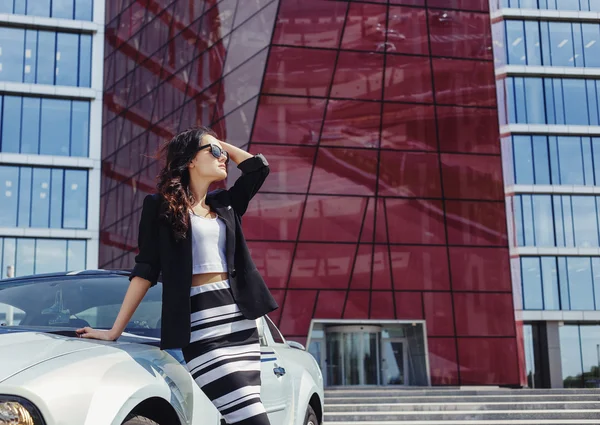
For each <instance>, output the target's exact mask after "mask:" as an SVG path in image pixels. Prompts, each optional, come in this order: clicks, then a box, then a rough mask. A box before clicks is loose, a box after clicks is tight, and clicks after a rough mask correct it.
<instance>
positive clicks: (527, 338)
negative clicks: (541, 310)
mask: <svg viewBox="0 0 600 425" xmlns="http://www.w3.org/2000/svg"><path fill="white" fill-rule="evenodd" d="M523 339H524V345H525V368H526V373H527V385H528V387H529V388H535V378H536V376H535V358H534V349H533V330H532V325H530V324H526V325H523Z"/></svg>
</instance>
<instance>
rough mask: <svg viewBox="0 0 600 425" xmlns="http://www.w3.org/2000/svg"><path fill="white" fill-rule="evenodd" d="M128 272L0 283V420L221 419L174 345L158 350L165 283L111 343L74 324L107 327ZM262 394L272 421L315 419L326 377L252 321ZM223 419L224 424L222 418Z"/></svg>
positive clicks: (215, 424) (42, 423) (81, 424)
mask: <svg viewBox="0 0 600 425" xmlns="http://www.w3.org/2000/svg"><path fill="white" fill-rule="evenodd" d="M127 276H128V273H127V272H121V271H107V270H93V271H92V270H89V271H82V272H70V273H54V274H47V275H37V276H28V277H22V278H13V279H6V280H0V424H15V425H55V424H60V425H109V424H110V425H156V424H158V425H184V424H186V425H188V424H189V425H192V424H193V425H219V424H220V423H221V417H220V415H219V412H218V411H217V410H216V409H215V407H214V406H213V405H212V404H211V403H210V401H209V400H208V398H206V396H205V395H204V394H203V393H202V391H201V390H200V389H199V388H198V386H197V385H196V384H195V383H194V381H193V380H192V377H191V376H190V374H189V373H188V372H187V370H186V369H185V366H184V365H183V357H182V355H181V351H180V350H164V351H161V350H160V349H159V348H158V343H159V338H160V311H161V294H162V288H161V284H160V283H159V284H158V285H156V286H154V287H152V288H150V290H149V291H148V293H147V294H146V296H145V297H144V300H143V301H142V303H141V304H140V306H139V307H138V309H137V310H136V312H135V314H134V316H133V317H132V319H131V322H130V323H129V324H128V326H127V328H126V330H125V332H124V333H123V335H122V336H121V337H120V338H119V339H118V340H117V341H97V340H91V339H81V338H78V337H77V336H76V334H75V329H76V328H80V327H83V326H92V327H94V328H98V329H102V328H109V327H111V326H112V324H113V322H114V320H115V318H116V316H117V313H118V311H119V308H120V305H121V302H122V301H123V296H124V295H125V292H126V290H127V287H128V285H129V280H128V278H127ZM257 325H258V328H259V334H260V340H261V367H262V372H261V376H262V389H261V397H262V401H263V404H264V405H265V408H266V409H267V412H268V414H269V417H270V420H271V424H273V425H288V424H290V425H318V424H321V423H322V417H323V379H322V375H321V371H320V369H319V366H318V365H317V363H316V361H315V360H314V359H313V357H312V356H311V355H310V354H309V353H308V352H307V351H306V350H304V347H303V346H302V345H300V344H299V343H296V342H292V341H286V340H285V339H284V338H283V336H282V335H281V333H280V332H279V330H278V329H277V328H276V327H275V325H274V324H273V322H271V320H270V319H269V318H268V317H263V318H260V319H258V320H257ZM223 423H224V422H223Z"/></svg>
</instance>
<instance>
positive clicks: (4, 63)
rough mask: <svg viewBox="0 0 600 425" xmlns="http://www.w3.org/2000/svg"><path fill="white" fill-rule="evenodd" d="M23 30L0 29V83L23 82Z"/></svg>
mask: <svg viewBox="0 0 600 425" xmlns="http://www.w3.org/2000/svg"><path fill="white" fill-rule="evenodd" d="M24 50H25V30H22V29H17V28H6V27H0V51H1V52H2V56H0V81H15V82H18V83H20V82H22V81H23V52H24Z"/></svg>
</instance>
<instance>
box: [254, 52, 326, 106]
mask: <svg viewBox="0 0 600 425" xmlns="http://www.w3.org/2000/svg"><path fill="white" fill-rule="evenodd" d="M335 56H336V52H335V51H332V50H318V49H303V48H297V47H271V51H270V53H269V62H268V65H267V71H266V74H265V78H264V81H263V93H278V94H291V95H296V96H326V95H327V91H328V89H329V85H330V83H331V76H332V74H333V67H334V63H335Z"/></svg>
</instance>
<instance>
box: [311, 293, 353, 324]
mask: <svg viewBox="0 0 600 425" xmlns="http://www.w3.org/2000/svg"><path fill="white" fill-rule="evenodd" d="M344 301H346V291H319V296H318V298H317V308H316V309H315V314H314V318H315V319H340V318H341V317H342V310H343V309H344Z"/></svg>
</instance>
